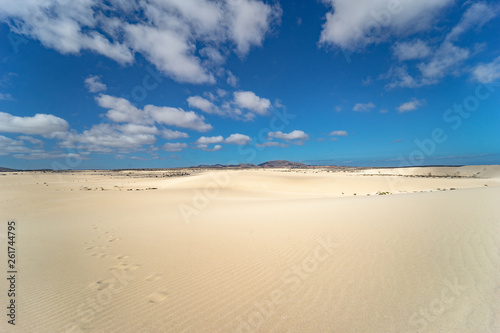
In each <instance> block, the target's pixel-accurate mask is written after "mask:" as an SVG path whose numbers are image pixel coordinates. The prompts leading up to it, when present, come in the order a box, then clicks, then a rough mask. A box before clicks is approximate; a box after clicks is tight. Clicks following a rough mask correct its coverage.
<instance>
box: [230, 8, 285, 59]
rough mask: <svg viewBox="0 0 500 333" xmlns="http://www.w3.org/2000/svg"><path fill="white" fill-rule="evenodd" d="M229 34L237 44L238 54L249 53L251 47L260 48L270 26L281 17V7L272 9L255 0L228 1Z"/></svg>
mask: <svg viewBox="0 0 500 333" xmlns="http://www.w3.org/2000/svg"><path fill="white" fill-rule="evenodd" d="M226 4H227V6H228V9H229V10H228V12H229V14H230V15H229V16H230V18H229V22H228V23H229V27H228V28H229V34H230V36H231V39H232V40H233V41H234V42H235V43H236V50H237V53H238V54H240V55H244V54H246V53H248V50H249V49H250V47H251V46H254V45H255V46H260V45H262V41H263V40H264V37H265V35H266V33H267V32H268V30H269V28H270V25H271V23H272V22H273V21H275V20H276V19H277V18H280V17H281V8H280V7H279V6H274V7H271V6H269V5H267V4H265V3H263V2H261V1H255V0H227V2H226Z"/></svg>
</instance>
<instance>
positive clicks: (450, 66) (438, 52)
mask: <svg viewBox="0 0 500 333" xmlns="http://www.w3.org/2000/svg"><path fill="white" fill-rule="evenodd" d="M469 4H470V3H469ZM499 9H500V6H498V5H490V4H488V3H486V2H477V3H472V4H470V5H469V7H467V9H466V10H465V12H464V14H463V15H462V17H461V19H460V21H459V22H458V23H457V24H456V25H455V26H454V27H453V29H452V30H451V31H450V32H449V33H448V34H446V36H445V38H444V40H443V41H442V42H441V43H440V44H438V45H435V46H433V47H430V46H428V45H426V44H425V45H424V44H423V42H420V41H419V40H416V41H413V42H404V43H400V44H396V46H395V47H394V53H395V55H396V56H397V57H398V59H399V60H401V61H404V60H411V59H419V58H420V59H421V58H427V59H426V60H425V61H421V62H419V63H417V64H416V68H415V71H414V73H412V74H410V71H409V69H408V67H407V66H406V65H403V66H399V67H392V68H391V69H390V70H389V72H388V73H387V74H386V75H384V76H382V78H389V79H391V82H389V83H388V84H387V85H386V88H388V89H392V88H396V87H407V88H418V87H422V86H426V85H432V84H437V83H438V82H440V80H441V79H443V78H444V77H446V76H448V75H459V74H461V73H462V72H463V71H464V69H463V64H464V62H465V61H466V60H468V59H469V58H470V57H471V53H472V52H471V51H470V50H469V49H467V48H465V47H460V46H457V45H455V42H456V41H458V40H459V37H460V36H461V35H462V34H464V33H465V32H467V31H468V30H471V29H473V28H474V29H476V30H478V29H480V28H481V27H482V26H483V25H484V24H486V23H487V22H489V21H490V20H492V19H493V18H494V17H496V16H498V14H499V12H500V11H499ZM429 50H430V52H429Z"/></svg>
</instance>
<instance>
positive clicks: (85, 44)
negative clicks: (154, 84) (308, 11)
mask: <svg viewBox="0 0 500 333" xmlns="http://www.w3.org/2000/svg"><path fill="white" fill-rule="evenodd" d="M280 17H281V9H280V7H279V6H278V5H274V6H272V5H269V4H266V3H264V2H263V1H260V0H227V1H211V0H183V1H177V0H171V1H159V0H150V1H133V2H130V1H129V2H127V1H121V0H113V1H106V2H102V1H97V0H85V1H65V0H64V1H63V0H47V1H17V2H12V3H8V4H7V2H5V1H4V2H0V21H2V22H4V23H7V24H8V25H9V27H10V29H11V31H13V32H14V33H17V34H20V35H24V36H27V37H29V38H32V39H35V40H38V41H40V42H41V43H42V44H43V45H44V46H46V47H48V48H52V49H55V50H57V51H58V52H60V53H63V54H79V53H81V52H82V51H90V52H95V53H97V54H100V55H103V56H105V57H108V58H111V59H113V60H115V61H117V62H119V63H120V64H123V65H127V64H131V63H133V61H134V55H135V54H136V53H141V54H142V55H143V56H144V57H145V58H146V59H147V60H148V61H150V62H151V63H152V64H154V65H155V66H156V68H158V69H159V70H161V71H162V72H163V73H164V74H165V75H168V76H170V77H171V78H173V79H174V80H177V81H179V82H188V83H213V82H214V81H215V78H214V74H213V73H214V72H215V71H216V70H217V66H220V65H222V64H223V62H224V61H225V58H226V57H227V55H228V52H225V53H223V54H221V53H220V52H219V51H217V49H219V48H220V47H222V48H224V49H227V50H230V49H234V51H235V52H236V53H237V54H238V55H240V56H244V55H245V54H247V53H248V52H249V50H250V48H251V47H258V46H260V45H262V42H263V40H264V38H265V37H266V35H267V34H268V33H269V31H270V29H271V27H272V26H273V25H274V24H275V23H279V19H280ZM213 66H215V67H213ZM219 68H220V67H219ZM101 91H102V90H101Z"/></svg>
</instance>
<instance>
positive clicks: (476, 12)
mask: <svg viewBox="0 0 500 333" xmlns="http://www.w3.org/2000/svg"><path fill="white" fill-rule="evenodd" d="M499 9H500V7H499V6H498V5H495V6H491V5H489V4H487V3H486V2H476V3H473V4H472V5H471V6H470V7H469V8H467V11H466V12H465V14H464V15H463V16H462V18H461V20H460V22H459V23H458V24H457V25H456V26H455V27H454V28H453V30H452V31H451V32H450V33H449V34H448V35H447V36H446V40H447V41H455V40H457V39H458V37H460V35H462V34H463V33H465V32H466V31H467V30H470V29H472V28H474V29H478V28H481V27H482V26H483V25H484V24H486V23H487V22H488V21H490V20H492V19H493V18H495V16H497V15H498V13H499Z"/></svg>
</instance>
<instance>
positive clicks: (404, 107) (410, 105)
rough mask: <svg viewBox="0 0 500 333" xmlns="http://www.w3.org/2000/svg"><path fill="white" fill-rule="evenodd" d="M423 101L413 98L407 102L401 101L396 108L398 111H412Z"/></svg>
mask: <svg viewBox="0 0 500 333" xmlns="http://www.w3.org/2000/svg"><path fill="white" fill-rule="evenodd" d="M424 102H425V101H424V100H417V99H413V100H411V101H409V102H406V103H403V104H401V105H400V106H398V107H397V110H398V112H399V113H403V112H409V111H414V110H416V109H418V107H419V106H421V105H422V104H423V103H424Z"/></svg>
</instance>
